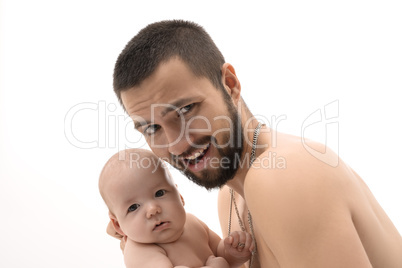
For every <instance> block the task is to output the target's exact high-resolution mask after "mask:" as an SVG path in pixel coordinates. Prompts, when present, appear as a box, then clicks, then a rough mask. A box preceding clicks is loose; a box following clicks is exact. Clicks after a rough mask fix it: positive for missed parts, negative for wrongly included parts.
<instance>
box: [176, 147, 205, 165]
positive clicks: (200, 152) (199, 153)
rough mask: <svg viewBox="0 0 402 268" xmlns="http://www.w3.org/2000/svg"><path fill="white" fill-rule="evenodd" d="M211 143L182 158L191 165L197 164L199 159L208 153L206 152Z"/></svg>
mask: <svg viewBox="0 0 402 268" xmlns="http://www.w3.org/2000/svg"><path fill="white" fill-rule="evenodd" d="M210 145H211V144H210V143H208V144H206V145H204V146H203V147H202V148H200V149H199V150H197V151H194V152H193V153H192V154H191V155H189V156H186V157H182V160H183V161H184V163H186V164H191V165H195V164H197V163H198V162H199V161H201V159H202V158H203V157H204V155H205V154H206V152H207V151H208V149H209V147H210Z"/></svg>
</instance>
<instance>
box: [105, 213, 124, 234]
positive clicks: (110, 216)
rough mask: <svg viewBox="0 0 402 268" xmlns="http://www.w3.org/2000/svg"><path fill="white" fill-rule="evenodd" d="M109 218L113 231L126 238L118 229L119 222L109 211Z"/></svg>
mask: <svg viewBox="0 0 402 268" xmlns="http://www.w3.org/2000/svg"><path fill="white" fill-rule="evenodd" d="M109 218H110V221H111V222H112V224H113V228H114V230H115V231H116V232H117V233H119V234H120V235H122V236H126V235H125V234H124V232H123V230H122V229H121V228H120V224H119V222H118V220H117V218H116V216H115V215H113V214H112V213H111V212H110V211H109Z"/></svg>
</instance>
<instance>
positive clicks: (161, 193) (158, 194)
mask: <svg viewBox="0 0 402 268" xmlns="http://www.w3.org/2000/svg"><path fill="white" fill-rule="evenodd" d="M165 193H166V190H158V191H157V192H156V193H155V197H162V196H164V195H165Z"/></svg>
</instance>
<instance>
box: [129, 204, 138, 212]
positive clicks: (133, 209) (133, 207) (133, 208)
mask: <svg viewBox="0 0 402 268" xmlns="http://www.w3.org/2000/svg"><path fill="white" fill-rule="evenodd" d="M139 207H140V205H138V204H132V205H131V206H130V207H129V208H128V212H133V211H135V210H137V208H139Z"/></svg>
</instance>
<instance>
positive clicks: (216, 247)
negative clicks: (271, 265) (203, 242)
mask: <svg viewBox="0 0 402 268" xmlns="http://www.w3.org/2000/svg"><path fill="white" fill-rule="evenodd" d="M199 221H200V220H199ZM200 222H201V224H202V225H203V226H204V228H205V229H206V230H207V231H208V235H209V246H210V248H211V249H212V251H213V252H214V254H215V255H216V256H218V257H222V258H224V259H225V260H226V261H227V262H228V263H229V267H231V268H235V267H236V268H238V267H242V265H243V264H244V263H245V262H247V261H248V260H250V257H251V252H252V251H253V250H254V244H253V239H252V237H251V235H250V234H249V233H247V232H239V231H235V232H232V233H231V234H230V235H229V236H228V237H226V238H225V239H221V238H220V237H219V236H218V235H217V234H216V233H215V232H214V231H212V230H211V229H209V228H208V226H207V225H206V224H205V223H204V222H202V221H200ZM243 244H244V246H243Z"/></svg>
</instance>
